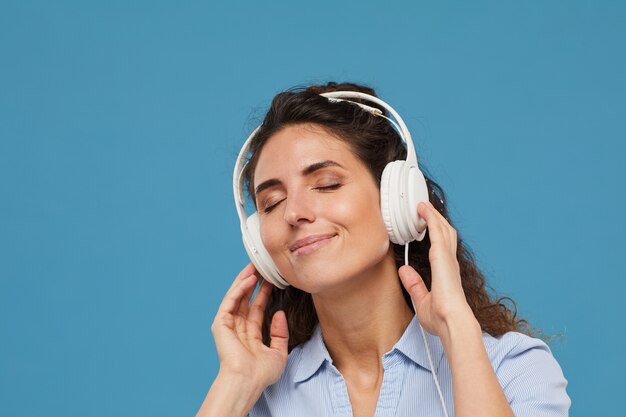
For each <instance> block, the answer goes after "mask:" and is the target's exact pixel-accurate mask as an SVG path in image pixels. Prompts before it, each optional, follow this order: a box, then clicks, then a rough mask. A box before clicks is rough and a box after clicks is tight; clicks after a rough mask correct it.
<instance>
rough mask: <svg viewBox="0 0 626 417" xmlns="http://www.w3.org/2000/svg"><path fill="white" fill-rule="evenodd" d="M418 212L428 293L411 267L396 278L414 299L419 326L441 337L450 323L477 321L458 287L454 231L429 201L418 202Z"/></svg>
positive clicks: (459, 276) (404, 269)
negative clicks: (424, 230) (424, 236)
mask: <svg viewBox="0 0 626 417" xmlns="http://www.w3.org/2000/svg"><path fill="white" fill-rule="evenodd" d="M417 210H418V214H419V216H420V217H422V218H424V219H425V220H426V224H427V225H428V235H429V237H430V251H429V254H428V257H429V259H430V268H431V274H432V277H431V279H432V282H431V287H430V291H428V289H427V288H426V285H425V284H424V281H423V280H422V277H421V276H420V275H419V274H418V273H417V271H416V270H415V269H413V267H411V266H409V265H403V266H402V267H400V269H399V275H400V280H401V281H402V284H403V285H404V287H405V288H406V290H407V291H408V292H409V294H410V295H411V298H412V299H413V303H414V304H415V309H416V313H417V317H418V318H419V321H420V324H421V325H422V326H423V327H424V329H425V330H427V331H428V332H429V333H431V334H433V335H436V336H440V337H441V336H443V335H444V334H445V332H447V330H448V327H449V325H450V322H451V320H458V321H467V320H470V321H476V318H475V317H474V314H473V313H472V310H471V308H470V306H469V304H468V303H467V300H466V299H465V293H464V292H463V287H462V286H461V273H460V269H459V263H458V261H457V258H456V244H457V234H456V230H455V229H454V228H453V227H452V226H450V223H448V221H447V220H446V219H445V217H443V216H442V215H441V213H439V212H438V211H437V209H435V207H434V206H433V205H432V204H431V203H430V202H428V203H420V204H419V205H418V207H417Z"/></svg>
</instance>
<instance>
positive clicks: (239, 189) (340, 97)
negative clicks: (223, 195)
mask: <svg viewBox="0 0 626 417" xmlns="http://www.w3.org/2000/svg"><path fill="white" fill-rule="evenodd" d="M320 95H321V96H323V97H326V98H328V99H329V101H346V102H349V103H353V104H356V105H358V106H360V107H361V108H363V109H364V110H366V111H368V112H370V113H372V114H373V115H375V116H380V117H384V118H385V119H387V120H389V121H390V122H391V124H392V125H393V126H394V127H395V128H396V130H397V131H398V133H399V135H400V138H401V139H402V141H403V142H404V144H405V145H406V149H407V157H406V161H407V162H408V163H409V164H410V165H414V166H416V167H418V168H419V165H418V163H417V155H416V154H415V147H414V146H413V139H412V138H411V133H410V132H409V129H408V128H407V127H406V124H405V123H404V120H402V117H400V115H399V114H398V112H396V111H395V109H394V108H393V107H391V106H390V105H389V104H387V103H386V102H384V101H383V100H381V99H379V98H378V97H375V96H372V95H370V94H366V93H361V92H358V91H331V92H328V93H322V94H320ZM350 98H359V99H362V100H367V101H371V102H372V103H376V104H378V105H379V106H381V107H383V108H384V109H385V110H387V111H388V112H389V113H390V114H391V115H392V116H393V117H394V119H395V120H396V122H397V124H396V123H394V121H393V120H391V119H390V118H388V117H386V116H385V115H383V114H382V112H381V111H380V109H377V108H374V107H370V106H367V105H365V104H362V103H359V102H356V101H350V100H346V99H350ZM260 128H261V125H259V126H257V128H256V129H254V130H253V131H252V133H250V136H248V138H247V139H246V141H245V142H244V144H243V146H242V147H241V151H239V155H238V156H237V161H236V163H235V169H234V172H233V195H234V198H235V206H236V208H237V212H238V213H239V217H240V219H242V218H243V220H245V219H246V218H247V215H246V214H245V211H244V209H243V207H244V204H245V201H246V198H245V195H244V190H243V184H241V174H243V168H244V166H245V162H246V156H247V155H248V150H249V148H250V142H252V139H253V138H254V136H255V135H256V134H257V132H258V131H259V129H260Z"/></svg>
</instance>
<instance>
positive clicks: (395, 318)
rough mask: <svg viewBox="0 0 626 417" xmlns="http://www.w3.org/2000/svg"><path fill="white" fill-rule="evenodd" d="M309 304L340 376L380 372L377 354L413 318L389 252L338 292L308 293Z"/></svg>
mask: <svg viewBox="0 0 626 417" xmlns="http://www.w3.org/2000/svg"><path fill="white" fill-rule="evenodd" d="M330 292H332V294H330ZM313 303H314V305H315V310H316V312H317V316H318V318H319V322H320V327H321V330H322V335H323V338H324V343H325V344H326V348H327V349H328V352H329V353H330V356H331V357H332V359H333V364H334V365H335V367H337V369H339V370H340V371H341V372H342V374H344V376H345V373H346V372H359V373H373V372H376V373H377V374H382V372H380V371H381V370H382V362H381V359H382V356H383V355H384V354H385V353H386V352H388V351H390V350H391V348H392V347H393V346H394V345H395V344H396V342H397V341H398V340H399V339H400V337H401V336H402V334H403V333H404V331H405V330H406V328H407V326H408V324H409V322H410V321H411V319H412V318H413V312H412V310H411V308H410V307H409V306H408V305H407V303H406V301H405V299H404V295H403V293H402V283H401V282H400V279H399V278H398V272H397V269H396V265H395V261H394V258H393V253H391V252H390V255H389V256H386V257H385V258H384V260H383V261H382V262H381V263H379V264H378V265H376V266H375V267H374V268H372V269H371V270H369V271H367V272H366V273H364V274H360V275H359V276H358V277H356V278H355V279H353V280H350V281H349V282H348V283H346V284H345V285H344V286H342V287H341V288H334V289H333V290H332V291H329V294H326V293H317V294H313Z"/></svg>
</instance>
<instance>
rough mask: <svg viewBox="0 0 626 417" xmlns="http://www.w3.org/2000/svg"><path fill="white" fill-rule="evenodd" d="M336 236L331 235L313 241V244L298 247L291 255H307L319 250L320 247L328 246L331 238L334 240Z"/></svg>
mask: <svg viewBox="0 0 626 417" xmlns="http://www.w3.org/2000/svg"><path fill="white" fill-rule="evenodd" d="M336 236H337V235H332V236H328V237H326V238H323V239H319V240H315V241H314V242H311V243H309V244H307V245H304V246H300V247H298V248H297V249H295V250H294V251H292V253H293V254H294V255H295V256H302V255H309V254H311V253H313V252H316V251H317V250H319V249H321V248H322V247H324V246H326V245H328V244H329V243H330V242H332V240H333V238H335V237H336Z"/></svg>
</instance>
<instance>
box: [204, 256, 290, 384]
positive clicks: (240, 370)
mask: <svg viewBox="0 0 626 417" xmlns="http://www.w3.org/2000/svg"><path fill="white" fill-rule="evenodd" d="M255 272H256V269H255V268H254V266H253V265H252V264H251V263H250V264H248V265H247V266H246V267H245V268H244V269H243V270H242V271H241V272H240V273H239V275H237V278H235V281H234V282H233V284H232V285H231V287H230V289H229V290H228V292H227V293H226V295H225V296H224V300H223V301H222V304H221V305H220V307H219V309H218V310H217V314H216V316H215V320H214V321H213V325H212V326H211V332H212V333H213V338H214V339H215V345H216V347H217V354H218V358H219V361H220V370H219V375H220V376H222V377H226V378H236V379H238V380H242V381H249V382H250V383H251V384H254V385H256V386H257V388H259V389H261V390H262V389H264V388H265V387H266V386H268V385H271V384H273V383H275V382H276V381H278V379H279V378H280V376H281V374H282V373H283V370H284V369H285V365H286V364H287V356H288V354H287V342H288V340H289V332H288V329H287V317H286V316H285V312H284V311H277V312H276V313H275V314H274V317H272V324H271V330H270V335H271V341H270V346H269V347H267V346H266V345H265V344H264V343H263V338H262V335H261V325H262V323H263V315H264V311H265V305H266V304H267V300H268V298H269V295H270V292H271V291H272V284H270V283H269V282H267V281H266V280H262V281H263V282H262V283H261V287H260V288H259V291H258V292H257V295H256V297H255V298H254V301H252V303H250V304H249V301H250V298H251V297H252V293H253V292H254V288H255V286H256V283H257V277H256V276H255V275H254V273H255Z"/></svg>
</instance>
